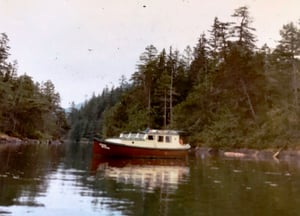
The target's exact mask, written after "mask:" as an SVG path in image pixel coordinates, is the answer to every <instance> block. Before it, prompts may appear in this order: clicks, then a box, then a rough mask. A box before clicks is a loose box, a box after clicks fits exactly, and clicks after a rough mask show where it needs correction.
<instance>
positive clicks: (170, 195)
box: [0, 144, 300, 216]
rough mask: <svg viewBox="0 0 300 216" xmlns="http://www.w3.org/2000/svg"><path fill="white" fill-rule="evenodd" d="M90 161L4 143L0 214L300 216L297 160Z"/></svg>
mask: <svg viewBox="0 0 300 216" xmlns="http://www.w3.org/2000/svg"><path fill="white" fill-rule="evenodd" d="M90 156H91V152H90V146H87V145H85V146H83V147H82V146H81V147H79V146H76V145H74V144H73V145H72V150H68V148H66V147H64V146H43V145H42V146H40V145H24V146H15V147H7V146H5V145H2V146H0V163H1V167H0V215H56V216H60V215H61V216H62V215H63V216H65V215H81V216H82V215H149V216H150V215H151V216H153V215H172V216H173V215H180V216H182V215H188V216H192V215H300V162H297V161H292V162H291V161H273V160H272V161H255V160H238V159H230V160H229V159H224V158H223V159H222V158H189V159H188V160H119V161H118V160H114V161H105V160H102V161H100V160H92V159H91V157H90Z"/></svg>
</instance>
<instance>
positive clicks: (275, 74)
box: [71, 7, 300, 148]
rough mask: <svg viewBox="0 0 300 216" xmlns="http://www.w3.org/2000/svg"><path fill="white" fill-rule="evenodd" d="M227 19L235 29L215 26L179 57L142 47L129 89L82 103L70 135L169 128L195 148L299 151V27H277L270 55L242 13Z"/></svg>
mask: <svg viewBox="0 0 300 216" xmlns="http://www.w3.org/2000/svg"><path fill="white" fill-rule="evenodd" d="M232 17H233V19H234V20H235V22H222V21H220V20H219V19H218V18H215V20H214V22H213V25H212V27H211V29H210V30H209V34H208V36H207V35H206V34H202V35H201V36H200V38H199V41H198V43H197V44H196V46H195V47H194V48H193V49H192V48H190V47H189V46H188V47H187V48H186V50H185V51H184V53H179V51H177V50H174V49H173V48H172V47H170V48H169V49H167V50H166V49H163V50H161V51H158V50H157V49H156V47H155V46H153V45H150V46H147V47H146V49H145V52H144V53H142V54H141V56H140V59H139V62H138V64H137V71H136V72H134V73H133V75H132V77H131V80H130V81H131V82H130V84H127V86H126V88H122V87H120V88H117V90H116V89H113V90H111V91H106V92H105V93H103V94H102V95H100V96H97V97H93V98H92V99H91V100H90V101H88V102H87V103H86V104H85V105H84V106H83V107H82V108H81V109H80V110H79V111H78V110H77V111H76V112H78V113H80V114H79V115H77V117H76V118H75V119H74V118H73V121H72V125H73V130H75V128H76V127H77V128H79V127H83V128H85V129H84V130H85V132H84V134H87V132H96V131H97V132H99V133H101V135H102V136H111V135H117V134H118V133H119V132H120V131H124V130H125V131H126V130H127V131H132V130H142V129H144V128H146V127H151V128H176V129H182V130H185V131H187V132H188V133H189V134H190V142H191V143H192V144H194V145H209V146H214V147H225V146H226V147H255V148H265V147H270V146H273V147H277V146H281V145H287V144H289V145H291V144H298V141H300V139H299V138H300V137H299V134H300V133H299V132H300V131H299V129H300V121H299V120H300V119H299V117H300V116H299V114H300V112H299V111H300V109H299V66H300V65H299V60H298V59H297V55H299V52H300V30H299V28H298V26H297V25H295V24H294V23H289V24H287V25H284V26H283V28H282V30H281V31H280V35H281V38H282V39H281V40H280V41H279V42H278V45H277V46H276V47H275V48H273V49H271V48H269V47H268V46H267V45H264V46H263V47H262V48H258V47H256V45H255V42H256V40H255V38H256V36H255V29H254V28H253V27H252V26H251V23H252V22H251V18H250V15H249V11H248V8H247V7H240V8H238V9H236V10H235V11H234V13H233V15H232ZM120 89H122V91H120ZM74 111H75V110H73V112H71V115H72V116H74V114H75V112H74ZM76 119H77V120H76ZM79 125H80V126H79ZM90 127H91V128H90Z"/></svg>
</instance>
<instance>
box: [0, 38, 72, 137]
mask: <svg viewBox="0 0 300 216" xmlns="http://www.w3.org/2000/svg"><path fill="white" fill-rule="evenodd" d="M8 42H9V39H8V37H7V35H6V34H4V33H3V34H1V35H0V133H6V134H9V135H12V136H17V137H22V138H24V137H26V138H32V139H58V138H60V137H61V136H62V135H63V134H64V133H65V132H66V129H67V122H66V118H65V112H64V110H63V109H62V108H61V107H60V96H59V94H58V93H57V92H55V88H54V85H53V83H52V82H51V81H46V82H44V83H42V84H39V83H34V82H33V80H32V78H31V77H30V76H28V75H26V74H25V75H21V76H18V75H17V63H16V62H14V63H10V62H9V61H8V57H9V49H10V47H9V46H8Z"/></svg>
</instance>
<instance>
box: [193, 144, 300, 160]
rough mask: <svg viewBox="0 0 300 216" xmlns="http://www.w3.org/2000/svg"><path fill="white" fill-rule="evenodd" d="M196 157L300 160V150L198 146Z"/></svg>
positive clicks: (195, 152) (194, 150) (195, 151)
mask: <svg viewBox="0 0 300 216" xmlns="http://www.w3.org/2000/svg"><path fill="white" fill-rule="evenodd" d="M192 154H193V155H195V156H196V157H201V158H204V157H214V156H218V157H224V158H232V159H245V160H300V150H295V149H289V148H287V149H279V150H278V149H260V150H258V149H247V148H243V149H214V148H210V147H196V148H195V149H193V150H192Z"/></svg>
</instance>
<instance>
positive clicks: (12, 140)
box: [0, 134, 62, 145]
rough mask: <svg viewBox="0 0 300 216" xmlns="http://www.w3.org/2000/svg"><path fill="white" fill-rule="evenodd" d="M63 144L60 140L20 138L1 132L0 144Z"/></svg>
mask: <svg viewBox="0 0 300 216" xmlns="http://www.w3.org/2000/svg"><path fill="white" fill-rule="evenodd" d="M28 143H31V144H56V145H57V144H62V142H61V141H59V140H54V141H53V140H37V139H28V138H24V139H20V138H17V137H12V136H8V135H7V134H0V144H14V145H21V144H28Z"/></svg>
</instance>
